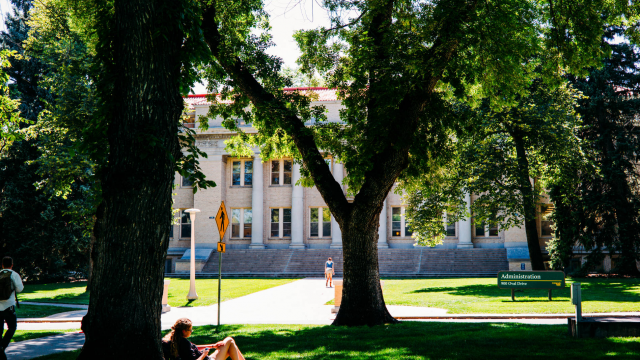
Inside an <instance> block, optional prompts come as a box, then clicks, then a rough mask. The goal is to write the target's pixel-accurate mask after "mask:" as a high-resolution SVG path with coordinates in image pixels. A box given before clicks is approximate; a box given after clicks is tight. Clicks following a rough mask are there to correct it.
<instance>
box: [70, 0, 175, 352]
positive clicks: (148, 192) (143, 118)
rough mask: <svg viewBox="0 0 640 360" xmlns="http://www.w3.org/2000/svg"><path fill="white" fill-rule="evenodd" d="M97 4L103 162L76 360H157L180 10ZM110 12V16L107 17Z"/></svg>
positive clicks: (140, 3)
mask: <svg viewBox="0 0 640 360" xmlns="http://www.w3.org/2000/svg"><path fill="white" fill-rule="evenodd" d="M113 4H114V8H113V9H108V5H107V4H105V3H103V4H102V5H103V6H104V8H105V9H107V10H103V11H104V12H106V13H108V15H104V13H103V16H106V17H108V18H109V19H110V20H109V23H108V25H104V28H101V29H99V30H98V34H99V37H100V42H101V45H102V47H100V50H99V55H101V58H102V61H103V63H104V78H103V79H102V81H101V82H99V83H98V89H99V92H100V94H101V97H102V101H103V106H104V108H103V113H104V116H105V117H106V121H107V124H108V134H107V136H108V140H109V163H108V167H107V169H105V172H104V174H103V176H102V185H103V186H102V188H103V200H102V203H101V205H100V206H99V209H98V214H97V222H96V229H95V235H96V243H95V250H94V251H95V254H96V259H95V264H94V268H93V273H92V281H91V286H90V290H91V298H90V303H89V310H88V314H87V318H86V321H85V325H86V331H85V335H86V342H85V344H84V346H83V348H82V351H81V353H80V356H79V357H78V358H79V359H92V360H93V359H120V360H123V359H132V360H133V359H135V360H140V359H163V355H162V350H161V343H160V335H161V334H160V314H161V300H162V291H163V263H164V260H165V257H166V252H167V247H168V243H169V226H168V225H169V223H170V221H171V204H172V201H171V190H172V179H173V177H174V163H175V160H174V158H175V156H177V155H178V154H179V143H178V137H177V129H178V121H179V118H180V114H181V112H182V106H183V100H182V97H181V94H180V90H179V80H180V66H181V62H180V56H179V52H180V48H181V44H182V33H181V31H180V27H179V19H180V14H181V13H182V9H181V3H180V2H179V1H178V2H175V1H168V0H132V1H122V0H116V1H115V2H114V3H113ZM110 11H113V12H112V13H111V12H110Z"/></svg>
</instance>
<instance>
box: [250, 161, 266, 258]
mask: <svg viewBox="0 0 640 360" xmlns="http://www.w3.org/2000/svg"><path fill="white" fill-rule="evenodd" d="M262 181H263V177H262V158H261V157H260V154H256V155H255V156H254V157H253V185H252V188H251V213H252V215H253V219H252V221H253V222H252V223H251V244H250V245H249V249H264V226H263V221H264V210H263V207H264V204H263V201H264V186H263V185H262Z"/></svg>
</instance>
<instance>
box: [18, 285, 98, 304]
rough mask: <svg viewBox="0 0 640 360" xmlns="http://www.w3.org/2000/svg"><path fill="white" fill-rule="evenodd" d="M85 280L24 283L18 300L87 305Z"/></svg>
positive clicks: (87, 295)
mask: <svg viewBox="0 0 640 360" xmlns="http://www.w3.org/2000/svg"><path fill="white" fill-rule="evenodd" d="M86 289H87V282H86V281H74V282H70V283H51V284H29V283H27V284H25V286H24V290H23V291H22V292H21V293H20V294H18V297H19V299H20V301H33V302H49V303H59V304H82V305H89V293H88V292H87V291H86Z"/></svg>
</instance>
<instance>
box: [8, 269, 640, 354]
mask: <svg viewBox="0 0 640 360" xmlns="http://www.w3.org/2000/svg"><path fill="white" fill-rule="evenodd" d="M223 291H224V289H223ZM334 291H335V289H334V288H327V287H325V280H324V279H322V278H306V279H302V280H298V281H294V282H291V283H288V284H285V285H281V286H277V287H274V288H271V289H267V290H263V291H259V292H256V293H253V294H249V295H246V296H243V297H240V298H236V299H232V300H228V301H225V302H223V303H222V304H221V323H222V324H318V325H329V324H331V322H332V321H333V319H334V318H335V314H332V313H331V308H333V306H332V305H324V304H326V303H327V302H328V301H329V300H331V299H333V296H334ZM47 305H48V304H47ZM387 308H388V309H389V312H390V313H391V315H392V316H394V317H398V318H400V319H402V318H412V319H411V320H413V321H447V322H519V323H526V324H556V325H564V324H566V323H567V320H566V317H567V316H573V314H548V315H547V314H447V310H445V309H437V308H426V307H412V306H395V305H388V306H387ZM84 314H86V310H75V311H69V312H63V313H59V314H55V315H52V316H49V317H47V318H41V319H20V320H21V322H20V323H19V324H18V328H19V329H20V330H52V329H74V328H75V329H78V328H80V320H81V319H82V316H84ZM589 315H595V316H607V315H614V316H616V315H618V316H621V315H626V316H640V313H638V312H633V313H614V314H583V316H589ZM182 317H187V318H189V319H191V321H192V322H193V324H194V325H195V326H202V325H216V324H217V317H218V306H217V305H212V306H201V307H174V308H172V309H171V311H170V312H168V313H165V314H162V318H161V321H162V328H163V329H169V328H170V327H171V326H172V325H173V324H174V323H175V321H176V320H177V319H179V318H182ZM420 318H422V319H420ZM27 321H28V322H27ZM83 343H84V334H81V333H80V334H78V333H70V334H64V335H56V336H50V337H46V338H40V339H35V340H29V341H22V342H19V343H12V344H11V345H9V347H8V349H7V354H10V353H11V354H13V357H12V356H10V357H9V358H10V359H31V358H33V357H37V356H42V355H46V354H51V353H55V352H60V351H70V350H74V349H78V348H80V347H81V346H82V344H83Z"/></svg>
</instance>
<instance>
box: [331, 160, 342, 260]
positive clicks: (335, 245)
mask: <svg viewBox="0 0 640 360" xmlns="http://www.w3.org/2000/svg"><path fill="white" fill-rule="evenodd" d="M342 172H343V166H342V164H341V163H339V162H337V161H336V160H335V159H334V161H333V178H334V179H336V181H337V182H338V184H340V188H342V178H343V176H342ZM329 247H330V248H331V249H342V232H341V231H340V225H338V222H337V221H336V220H335V219H334V218H333V215H332V216H331V246H329Z"/></svg>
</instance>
